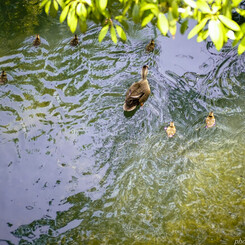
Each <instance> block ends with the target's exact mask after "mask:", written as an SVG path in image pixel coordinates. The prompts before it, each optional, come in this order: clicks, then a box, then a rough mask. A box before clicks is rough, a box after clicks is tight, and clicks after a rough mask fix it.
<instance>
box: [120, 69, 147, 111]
mask: <svg viewBox="0 0 245 245" xmlns="http://www.w3.org/2000/svg"><path fill="white" fill-rule="evenodd" d="M148 68H149V67H148V65H144V66H143V67H142V71H141V80H139V81H138V82H135V83H133V84H132V85H131V86H130V87H129V89H128V91H127V93H126V98H125V102H124V105H123V110H124V111H133V110H134V109H135V108H136V107H137V106H138V105H141V106H143V105H144V103H145V102H146V100H147V99H148V97H149V95H150V93H151V89H150V86H149V83H148V81H147V78H146V76H147V74H148Z"/></svg>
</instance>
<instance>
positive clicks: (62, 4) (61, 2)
mask: <svg viewBox="0 0 245 245" xmlns="http://www.w3.org/2000/svg"><path fill="white" fill-rule="evenodd" d="M56 1H57V2H58V3H59V5H60V7H61V8H62V9H63V8H64V7H65V3H64V1H63V0H56Z"/></svg>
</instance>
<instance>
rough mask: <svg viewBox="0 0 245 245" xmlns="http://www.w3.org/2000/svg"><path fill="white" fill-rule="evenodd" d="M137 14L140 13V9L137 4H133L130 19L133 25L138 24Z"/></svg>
mask: <svg viewBox="0 0 245 245" xmlns="http://www.w3.org/2000/svg"><path fill="white" fill-rule="evenodd" d="M139 13H140V7H139V5H138V4H135V5H134V7H133V11H132V18H133V21H134V22H135V23H136V22H139Z"/></svg>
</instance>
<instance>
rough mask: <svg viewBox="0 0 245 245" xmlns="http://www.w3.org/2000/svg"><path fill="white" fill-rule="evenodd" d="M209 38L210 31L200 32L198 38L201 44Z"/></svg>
mask: <svg viewBox="0 0 245 245" xmlns="http://www.w3.org/2000/svg"><path fill="white" fill-rule="evenodd" d="M207 37H208V30H205V31H200V32H199V33H198V36H197V42H198V43H200V42H202V41H204V40H205V39H206V38H207Z"/></svg>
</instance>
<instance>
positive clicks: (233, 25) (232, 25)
mask: <svg viewBox="0 0 245 245" xmlns="http://www.w3.org/2000/svg"><path fill="white" fill-rule="evenodd" d="M218 18H219V19H220V20H221V21H222V23H223V24H224V25H225V26H227V27H228V28H230V29H232V30H233V31H240V26H239V25H238V24H237V23H236V22H235V21H234V20H231V19H229V18H227V17H226V16H224V15H219V16H218Z"/></svg>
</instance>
